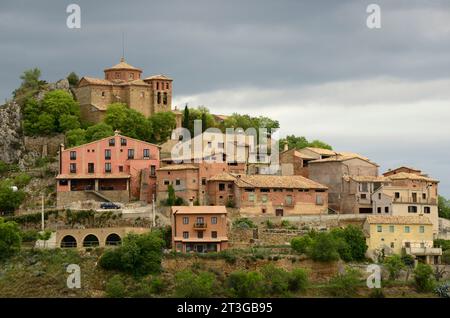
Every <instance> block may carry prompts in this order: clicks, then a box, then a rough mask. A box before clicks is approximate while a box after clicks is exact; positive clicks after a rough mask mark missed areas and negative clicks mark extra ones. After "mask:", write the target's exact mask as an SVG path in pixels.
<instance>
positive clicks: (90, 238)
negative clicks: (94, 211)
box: [83, 234, 100, 247]
mask: <svg viewBox="0 0 450 318" xmlns="http://www.w3.org/2000/svg"><path fill="white" fill-rule="evenodd" d="M99 245H100V243H99V241H98V238H97V236H95V235H94V234H89V235H87V236H86V237H85V238H84V240H83V247H95V246H99Z"/></svg>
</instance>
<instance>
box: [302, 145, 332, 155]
mask: <svg viewBox="0 0 450 318" xmlns="http://www.w3.org/2000/svg"><path fill="white" fill-rule="evenodd" d="M304 149H308V150H311V151H314V152H315V153H318V154H320V155H325V156H333V155H335V154H336V152H334V151H333V150H329V149H323V148H314V147H306V148H304Z"/></svg>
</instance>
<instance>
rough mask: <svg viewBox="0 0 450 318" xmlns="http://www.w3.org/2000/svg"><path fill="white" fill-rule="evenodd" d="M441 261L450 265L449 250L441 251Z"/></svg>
mask: <svg viewBox="0 0 450 318" xmlns="http://www.w3.org/2000/svg"><path fill="white" fill-rule="evenodd" d="M442 263H444V264H447V265H450V250H446V251H444V252H442Z"/></svg>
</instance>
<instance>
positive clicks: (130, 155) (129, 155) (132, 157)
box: [128, 149, 134, 159]
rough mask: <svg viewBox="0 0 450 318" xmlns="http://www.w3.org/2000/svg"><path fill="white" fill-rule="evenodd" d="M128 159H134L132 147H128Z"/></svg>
mask: <svg viewBox="0 0 450 318" xmlns="http://www.w3.org/2000/svg"><path fill="white" fill-rule="evenodd" d="M128 159H134V149H128Z"/></svg>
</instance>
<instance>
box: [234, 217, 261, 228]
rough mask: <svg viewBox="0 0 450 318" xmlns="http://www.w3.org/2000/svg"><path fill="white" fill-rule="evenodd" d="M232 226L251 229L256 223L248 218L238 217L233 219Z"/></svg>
mask: <svg viewBox="0 0 450 318" xmlns="http://www.w3.org/2000/svg"><path fill="white" fill-rule="evenodd" d="M233 227H235V228H237V229H253V228H256V225H255V223H253V221H252V220H250V219H248V218H239V219H235V220H234V221H233Z"/></svg>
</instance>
